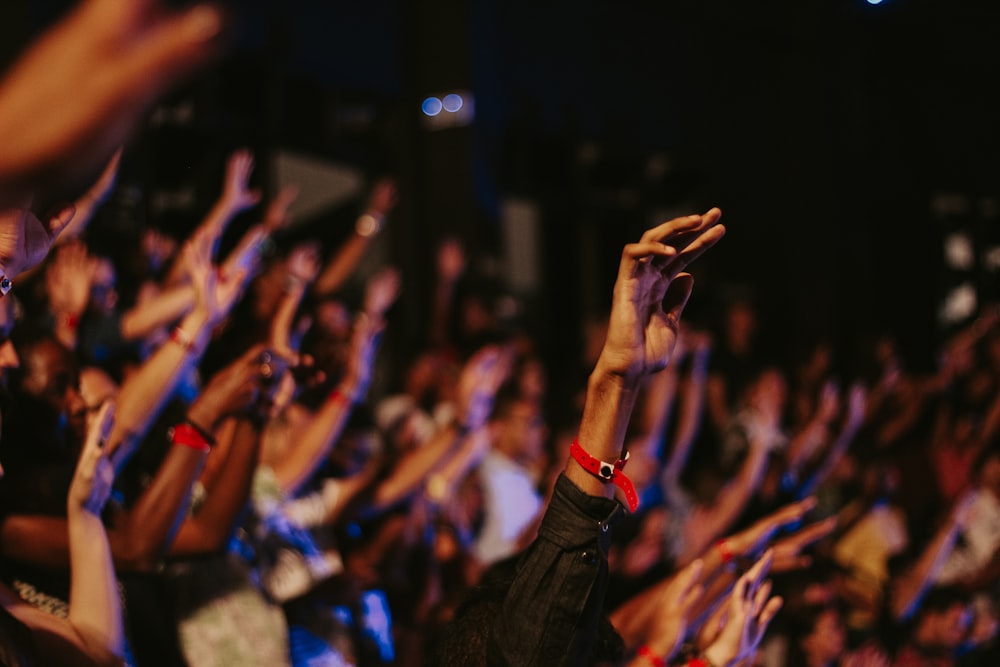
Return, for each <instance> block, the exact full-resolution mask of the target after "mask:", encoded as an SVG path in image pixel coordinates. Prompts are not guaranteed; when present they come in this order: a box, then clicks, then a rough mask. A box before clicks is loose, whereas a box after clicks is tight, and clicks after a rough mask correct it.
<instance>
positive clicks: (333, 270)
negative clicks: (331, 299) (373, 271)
mask: <svg viewBox="0 0 1000 667" xmlns="http://www.w3.org/2000/svg"><path fill="white" fill-rule="evenodd" d="M396 199H397V194H396V182H395V181H394V180H393V179H390V178H386V179H382V180H380V181H378V182H377V183H375V187H374V188H372V192H371V194H370V195H369V197H368V204H367V206H366V207H365V212H364V213H362V214H361V215H360V216H359V217H358V219H357V221H356V222H355V225H354V233H353V234H351V236H350V237H348V239H347V240H346V241H344V242H343V243H342V244H341V245H340V247H339V248H337V250H336V252H334V254H333V257H331V258H330V259H329V261H327V263H326V266H325V267H323V272H322V273H320V275H319V278H317V279H316V284H315V285H313V290H314V291H315V292H316V294H317V295H319V296H325V295H328V294H333V293H334V292H336V291H337V290H338V289H340V288H341V287H342V286H343V284H344V283H345V282H347V279H348V278H350V277H351V274H352V273H354V269H356V268H357V266H358V264H359V263H360V262H361V259H362V258H363V257H364V254H365V252H366V251H367V250H368V248H369V246H371V244H372V242H373V241H374V240H375V238H376V236H378V233H379V231H381V229H382V226H383V225H384V224H385V219H386V216H388V215H389V213H390V212H391V211H392V209H393V208H394V207H395V206H396Z"/></svg>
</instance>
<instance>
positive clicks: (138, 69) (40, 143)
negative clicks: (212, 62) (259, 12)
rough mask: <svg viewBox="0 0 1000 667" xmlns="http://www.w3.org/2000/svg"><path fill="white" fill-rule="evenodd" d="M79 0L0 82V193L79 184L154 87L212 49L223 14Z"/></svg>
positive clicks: (152, 1)
mask: <svg viewBox="0 0 1000 667" xmlns="http://www.w3.org/2000/svg"><path fill="white" fill-rule="evenodd" d="M164 4H165V3H161V2H157V1H156V0H147V1H145V2H126V3H122V2H119V1H118V0H84V1H83V2H80V3H78V4H77V6H76V7H75V8H74V9H73V10H72V11H71V12H69V13H68V14H67V15H66V17H65V18H63V19H62V20H61V21H60V22H59V23H58V24H57V25H55V26H54V27H52V28H50V29H49V30H48V31H47V32H46V33H45V34H43V35H42V36H41V38H40V39H37V40H36V41H35V42H34V43H33V44H32V45H31V46H30V47H29V48H28V49H27V50H26V51H25V52H24V53H23V54H22V55H21V56H20V57H19V58H18V60H17V61H16V62H15V64H14V66H13V67H12V68H11V69H10V70H9V71H8V73H7V74H6V76H5V77H4V79H3V82H2V84H0V145H2V146H3V147H4V150H3V151H2V154H0V203H2V204H3V205H10V204H11V203H12V201H13V200H12V199H11V198H12V197H20V196H23V195H24V194H25V193H29V192H34V191H37V190H38V189H39V188H44V189H48V190H54V191H55V190H62V191H64V192H65V191H66V190H69V189H82V188H84V187H86V185H87V184H88V182H89V181H91V180H92V179H93V178H94V176H95V174H97V173H98V172H99V171H100V169H101V168H102V167H103V166H104V165H105V164H106V163H107V161H108V159H109V158H110V157H111V155H112V154H113V153H114V151H115V150H116V149H117V148H118V147H119V146H121V145H122V144H123V143H124V142H125V140H126V139H127V138H128V137H129V136H130V135H131V133H132V131H133V129H134V128H135V126H136V124H137V123H138V122H139V120H140V119H141V117H142V115H143V114H144V113H145V111H146V110H147V109H148V108H149V106H150V105H151V103H152V102H153V101H154V100H155V99H156V98H157V97H159V95H160V94H161V93H162V92H164V91H166V90H168V89H169V88H170V87H171V86H172V85H174V84H175V83H177V82H178V81H179V80H180V79H181V78H182V77H185V76H186V75H188V74H189V73H190V72H192V71H193V70H194V69H195V68H197V67H198V66H199V65H201V64H203V63H205V62H207V60H208V59H209V58H210V57H211V56H212V55H214V54H215V53H216V52H217V46H218V45H217V44H215V39H216V37H217V36H218V35H219V33H220V32H221V31H222V28H223V17H222V14H221V13H220V11H219V10H218V9H217V8H214V7H210V6H208V5H205V4H200V5H195V6H193V7H191V8H188V9H185V10H183V11H174V10H167V9H166V8H165V7H164V6H163V5H164Z"/></svg>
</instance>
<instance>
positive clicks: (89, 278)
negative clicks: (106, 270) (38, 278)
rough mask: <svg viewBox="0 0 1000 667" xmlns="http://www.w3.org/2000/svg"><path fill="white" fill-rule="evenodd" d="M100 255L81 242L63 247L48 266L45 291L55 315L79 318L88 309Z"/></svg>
mask: <svg viewBox="0 0 1000 667" xmlns="http://www.w3.org/2000/svg"><path fill="white" fill-rule="evenodd" d="M96 271H97V258H96V257H92V256H91V255H89V254H88V253H87V246H85V245H84V244H83V243H81V242H79V241H74V242H72V243H67V244H66V245H63V246H61V247H60V248H59V249H58V250H57V251H56V253H55V255H54V256H53V258H52V261H51V262H50V263H49V265H48V266H47V267H46V271H45V292H46V295H47V296H48V300H49V309H50V310H51V311H52V312H53V313H54V314H56V315H64V316H72V317H79V316H80V315H81V314H82V313H83V311H84V310H86V309H87V303H88V302H89V300H90V286H91V283H92V282H93V279H94V273H95V272H96Z"/></svg>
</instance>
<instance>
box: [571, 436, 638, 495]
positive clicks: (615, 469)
mask: <svg viewBox="0 0 1000 667" xmlns="http://www.w3.org/2000/svg"><path fill="white" fill-rule="evenodd" d="M569 453H570V456H572V457H573V460H574V461H576V462H577V463H579V464H580V465H581V466H582V467H583V469H584V470H586V471H587V472H589V473H590V474H591V475H593V476H594V477H596V478H598V479H600V480H601V481H603V482H611V483H612V484H614V485H615V486H617V487H618V488H619V489H621V490H622V493H624V494H625V500H626V502H628V509H629V511H630V512H634V511H635V510H636V509H637V508H638V507H639V495H638V494H637V493H636V492H635V485H634V484H632V480H630V479H629V478H628V477H627V476H626V475H625V473H624V472H622V469H623V468H624V467H625V462H626V461H628V452H625V457H624V458H620V459H618V460H617V461H615V462H614V463H608V462H607V461H602V460H600V459H598V458H595V457H593V456H591V455H590V453H588V452H587V450H585V449H584V448H583V447H581V446H580V441H579V440H574V441H573V445H572V446H571V447H570V448H569Z"/></svg>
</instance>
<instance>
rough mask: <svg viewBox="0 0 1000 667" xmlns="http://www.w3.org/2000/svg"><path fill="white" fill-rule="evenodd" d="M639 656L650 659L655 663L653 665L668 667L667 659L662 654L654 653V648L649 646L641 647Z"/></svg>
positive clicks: (654, 666) (655, 666)
mask: <svg viewBox="0 0 1000 667" xmlns="http://www.w3.org/2000/svg"><path fill="white" fill-rule="evenodd" d="M638 655H639V657H642V658H645V659H646V660H649V662H651V663H652V664H653V667H667V661H666V660H664V659H663V658H661V657H660V656H658V655H656V654H655V653H653V649H651V648H649V647H648V646H641V647H639V653H638Z"/></svg>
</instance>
